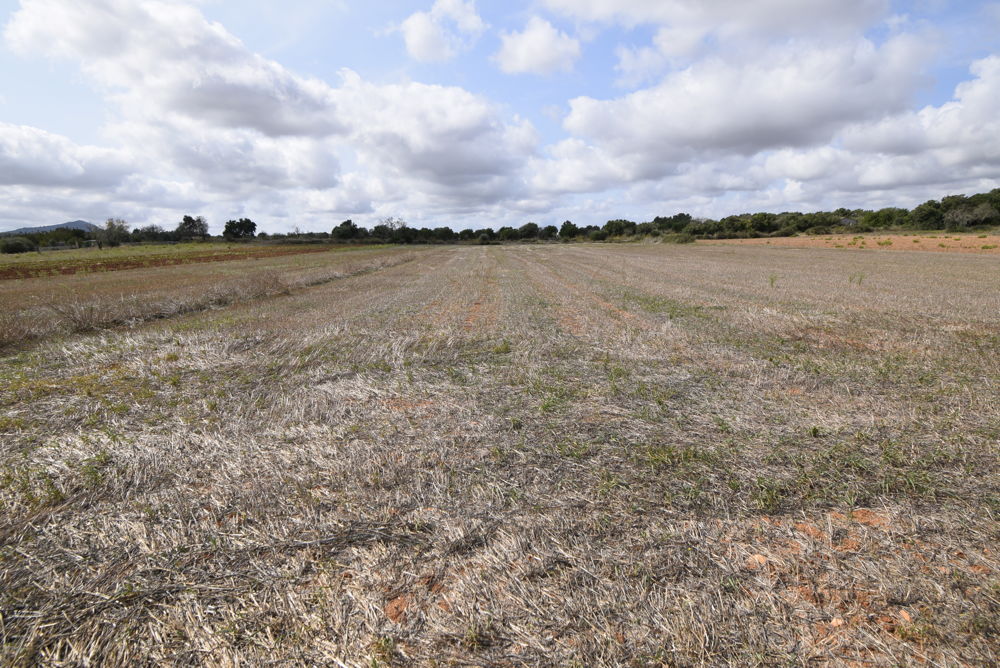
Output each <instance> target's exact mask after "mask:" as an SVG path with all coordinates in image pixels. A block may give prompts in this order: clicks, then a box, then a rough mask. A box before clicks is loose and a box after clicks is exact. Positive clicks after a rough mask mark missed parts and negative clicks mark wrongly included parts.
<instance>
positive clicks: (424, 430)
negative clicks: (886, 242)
mask: <svg viewBox="0 0 1000 668" xmlns="http://www.w3.org/2000/svg"><path fill="white" fill-rule="evenodd" d="M384 252H385V253H386V256H387V258H388V257H389V255H390V253H391V252H390V251H384ZM394 257H395V259H391V258H390V259H391V261H390V259H387V260H386V261H384V262H381V263H374V264H370V265H367V266H368V269H366V270H365V271H358V272H353V273H351V272H345V273H344V274H343V275H342V276H338V277H336V278H335V279H331V280H329V281H328V282H324V283H322V284H320V285H316V286H314V287H307V284H303V285H302V286H300V287H296V288H294V289H291V290H290V294H282V295H278V296H270V293H268V294H267V295H264V296H262V297H260V298H255V299H252V300H251V301H249V302H243V303H236V304H235V305H233V306H229V307H228V308H218V309H212V310H208V311H202V312H198V313H193V314H189V315H186V316H180V317H174V318H170V319H166V320H159V321H157V322H154V323H148V324H146V325H143V326H140V327H135V328H132V329H119V330H114V331H108V332H105V333H101V334H92V335H87V336H81V335H65V334H61V335H59V338H53V339H50V340H48V341H44V342H41V343H37V344H34V345H33V346H32V347H30V348H27V349H24V350H23V351H21V352H19V353H17V354H9V355H8V356H7V357H5V358H3V359H2V360H0V411H2V412H0V508H2V513H0V663H11V664H15V665H18V664H30V663H39V662H41V663H60V662H62V663H65V664H71V665H79V664H88V663H89V664H99V663H103V664H105V665H106V664H130V665H134V664H140V665H141V664H185V665H189V664H194V665H202V664H205V665H235V664H240V663H247V664H263V663H277V664H285V665H297V664H301V665H347V666H362V665H364V666H371V665H560V666H561V665H581V666H582V665H586V666H591V665H609V666H611V665H636V666H647V665H648V666H659V665H733V666H744V665H776V664H778V665H783V664H794V665H800V664H815V665H900V664H910V663H921V664H926V665H942V666H952V665H993V664H995V663H996V662H997V661H998V660H1000V621H998V620H1000V550H998V547H997V545H998V544H1000V528H998V527H1000V523H998V521H997V519H998V518H997V516H998V513H1000V467H998V460H997V458H998V442H1000V354H998V353H1000V316H998V313H1000V265H998V264H997V259H996V258H995V257H991V256H975V255H964V256H959V255H951V254H946V253H941V254H909V253H894V254H886V255H883V254H878V255H874V254H861V253H859V254H846V253H842V252H839V251H835V250H829V251H827V250H809V251H803V250H797V249H778V248H760V247H733V246H700V245H695V246H693V247H692V246H678V247H666V246H652V245H650V246H640V245H634V246H603V245H586V246H575V245H569V246H538V247H532V246H510V247H475V248H444V249H435V250H420V251H416V252H412V253H410V254H408V255H406V256H398V257H397V256H394ZM168 269H169V270H171V271H177V272H182V271H183V270H184V268H182V267H177V268H172V269H170V268H163V269H160V270H159V271H161V272H165V271H168ZM177 275H178V276H181V275H182V274H180V273H179V274H177ZM54 280H56V279H54ZM164 284H166V280H165V279H164Z"/></svg>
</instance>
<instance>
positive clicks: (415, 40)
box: [399, 0, 486, 63]
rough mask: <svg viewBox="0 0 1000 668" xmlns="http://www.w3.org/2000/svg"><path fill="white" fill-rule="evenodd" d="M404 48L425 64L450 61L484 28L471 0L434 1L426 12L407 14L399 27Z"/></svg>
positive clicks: (472, 41)
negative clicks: (404, 44)
mask: <svg viewBox="0 0 1000 668" xmlns="http://www.w3.org/2000/svg"><path fill="white" fill-rule="evenodd" d="M399 29H400V31H401V32H402V33H403V40H404V42H405V43H406V51H407V53H409V54H410V56H411V57H412V58H414V59H416V60H419V61H422V62H428V63H434V62H444V61H447V60H451V59H452V58H454V57H455V56H457V55H458V53H459V52H460V51H462V50H465V49H467V48H469V47H471V45H472V44H473V43H474V41H475V40H476V39H477V38H478V37H479V36H480V35H481V34H482V33H483V31H484V30H486V24H485V23H484V22H483V20H482V18H480V16H479V14H478V13H477V12H476V4H475V2H473V1H472V0H468V1H463V0H437V2H435V3H434V6H433V7H431V10H430V11H429V12H415V13H414V14H411V15H410V16H409V17H408V18H407V19H406V20H405V21H403V23H402V24H401V25H400V27H399Z"/></svg>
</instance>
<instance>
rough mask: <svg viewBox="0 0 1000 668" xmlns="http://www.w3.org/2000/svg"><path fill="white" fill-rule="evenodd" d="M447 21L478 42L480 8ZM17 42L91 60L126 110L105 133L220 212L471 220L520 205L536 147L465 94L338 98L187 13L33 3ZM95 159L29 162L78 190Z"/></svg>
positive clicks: (144, 166) (495, 111) (418, 88)
mask: <svg viewBox="0 0 1000 668" xmlns="http://www.w3.org/2000/svg"><path fill="white" fill-rule="evenodd" d="M434 12H438V13H440V14H441V15H442V16H447V17H449V19H450V20H452V21H453V22H454V23H455V25H457V26H458V27H459V29H461V30H463V31H465V32H466V33H473V32H476V31H479V30H481V28H482V23H481V21H480V20H479V19H478V16H477V15H475V11H474V6H473V4H472V3H471V2H455V1H451V0H441V1H439V2H438V3H437V4H435V7H434V9H433V10H432V14H434ZM5 37H6V39H7V42H8V44H10V45H12V46H14V47H15V48H17V49H18V51H20V52H21V53H24V54H34V53H41V54H45V55H49V56H52V57H60V58H68V59H71V60H73V61H76V62H78V63H79V64H80V66H81V68H82V70H83V71H84V72H85V73H86V75H87V76H88V77H89V78H90V79H91V80H92V81H94V82H95V83H96V84H97V85H98V86H99V89H100V90H101V91H103V92H104V93H105V94H106V96H107V98H108V99H109V101H111V102H112V103H113V104H114V105H115V106H116V107H117V111H118V113H117V116H118V119H116V120H115V121H113V122H112V123H111V124H110V125H109V126H107V128H106V129H105V135H106V136H107V137H108V138H109V139H110V140H111V141H114V142H115V143H118V144H121V145H123V146H131V147H135V148H136V150H135V152H136V154H137V155H140V156H141V160H139V161H137V162H138V163H141V165H139V164H136V165H132V166H131V168H132V169H135V170H141V171H142V172H143V173H144V174H146V175H148V177H149V178H150V179H152V180H153V181H162V182H170V183H175V182H181V183H183V182H188V183H197V184H198V189H199V190H200V192H201V198H202V200H203V201H205V202H207V203H210V202H215V201H222V200H227V201H235V200H242V201H254V202H255V203H256V205H257V206H260V207H262V208H264V209H268V208H273V207H271V205H270V204H269V203H271V204H273V203H285V202H293V203H295V204H296V206H306V207H307V208H308V209H309V210H312V208H313V207H316V206H318V207H319V208H321V209H323V210H327V209H329V207H331V206H343V207H349V208H348V210H346V211H343V213H344V214H345V215H351V214H353V213H358V212H364V211H371V210H373V208H374V202H373V200H372V199H371V198H372V197H389V198H392V197H397V198H404V199H408V200H410V201H415V200H419V201H420V202H421V205H422V206H424V207H425V208H426V209H427V210H429V211H435V210H439V211H451V210H469V209H471V208H474V207H475V206H477V205H483V204H489V203H491V202H497V201H500V200H502V199H503V198H505V197H511V196H518V197H519V196H520V193H519V192H518V191H519V189H520V188H522V187H523V178H522V177H521V175H520V172H521V170H522V169H523V165H524V163H525V160H526V158H527V156H529V155H531V154H532V153H533V152H534V150H535V146H536V144H537V142H538V138H537V136H536V134H535V132H534V129H533V128H532V127H531V124H530V123H527V122H526V121H523V120H521V119H517V118H515V119H513V120H509V121H508V120H506V119H504V118H503V116H502V113H501V111H500V109H499V108H498V107H497V106H495V105H493V104H492V103H490V102H489V101H487V100H485V99H484V98H482V97H480V96H477V95H474V94H472V93H469V92H468V91H465V90H463V89H461V88H457V87H449V86H431V85H424V84H418V83H406V84H396V85H382V84H373V83H370V82H366V81H363V80H362V79H361V77H359V76H358V75H357V74H354V73H353V72H350V71H347V70H345V71H344V72H343V80H342V81H341V82H339V85H331V84H329V83H326V82H323V81H320V80H317V79H310V78H307V77H302V76H299V75H297V74H294V73H292V72H290V71H289V70H287V69H285V68H284V67H282V66H281V65H279V64H278V63H276V62H273V61H271V60H267V59H265V58H263V57H261V56H259V55H257V54H254V53H252V52H250V51H249V50H248V49H247V48H246V47H245V46H244V45H243V44H242V43H241V42H240V41H239V40H237V39H236V38H235V37H233V36H232V35H231V34H229V33H228V32H226V31H225V29H223V28H222V27H221V26H219V25H218V24H213V23H211V22H209V21H207V20H206V19H205V18H204V16H202V15H201V14H200V13H199V12H198V11H197V10H196V9H194V8H192V7H191V6H189V5H186V4H184V3H180V2H173V1H168V0H93V2H88V3H86V5H85V6H84V5H81V4H80V3H77V2H73V1H71V0H26V1H25V2H24V3H23V6H22V9H21V10H19V11H18V12H17V13H16V14H15V15H14V17H13V19H12V20H11V21H10V22H9V24H8V25H7V28H6V31H5ZM50 143H51V141H50ZM88 151H90V149H77V150H76V151H75V153H74V152H73V151H69V150H68V149H67V150H66V151H63V153H64V154H66V155H70V156H71V157H72V156H75V157H73V158H72V159H71V158H66V159H63V160H62V162H61V163H60V164H59V165H56V166H52V167H45V166H44V165H43V163H42V161H40V160H37V159H34V158H32V159H30V160H28V161H27V162H28V163H31V164H36V165H43V166H41V167H36V169H43V168H44V169H46V170H48V171H49V172H52V173H62V174H63V175H64V176H63V177H62V178H63V179H64V180H66V179H77V180H80V181H81V182H83V181H85V180H86V179H88V178H90V179H98V180H99V178H103V177H100V176H99V175H100V174H103V172H102V171H100V170H99V169H98V165H97V161H96V160H92V161H90V162H88V161H86V160H82V159H81V158H80V156H82V155H84V154H87V152H88ZM7 152H8V153H11V154H13V150H12V149H11V150H8V151H7ZM42 152H45V151H42V150H41V149H40V150H39V151H36V153H39V154H40V153H42ZM49 152H50V153H51V151H49ZM106 153H109V154H110V153H111V151H110V150H109V151H106ZM102 157H106V156H102ZM342 159H346V160H348V161H349V162H350V163H351V165H352V171H351V172H350V173H348V174H342V173H341V166H340V165H341V162H342ZM73 160H75V162H73ZM355 166H356V168H355ZM57 167H58V169H57ZM60 169H61V170H62V171H61V172H60V171H59V170H60ZM74 169H75V170H77V171H79V172H81V175H79V176H75V175H74V174H75V172H74ZM105 171H106V170H105ZM25 178H27V177H22V180H23V179H25ZM42 180H43V179H42V178H41V177H39V178H38V179H36V181H39V182H40V181H42ZM362 182H365V183H366V184H367V185H366V186H365V187H360V186H359V184H360V183H362ZM145 192H146V193H147V194H154V193H155V192H156V188H150V187H147V188H146V190H145ZM118 196H120V197H127V196H128V195H127V194H125V193H122V194H119V195H118ZM366 197H367V198H368V199H366ZM163 204H164V205H169V202H167V201H164V202H163ZM275 206H277V205H275Z"/></svg>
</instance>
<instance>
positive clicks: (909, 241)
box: [698, 232, 1000, 255]
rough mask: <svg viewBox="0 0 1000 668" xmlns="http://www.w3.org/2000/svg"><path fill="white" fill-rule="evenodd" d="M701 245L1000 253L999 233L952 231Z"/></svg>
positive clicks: (741, 241) (810, 237)
mask: <svg viewBox="0 0 1000 668" xmlns="http://www.w3.org/2000/svg"><path fill="white" fill-rule="evenodd" d="M698 243H702V244H724V245H733V244H735V245H739V246H778V247H782V248H841V249H848V250H893V251H901V250H902V251H929V252H934V253H976V254H983V253H985V254H988V255H1000V234H997V233H992V234H983V233H976V234H952V233H949V232H914V233H912V234H834V235H829V234H826V235H822V234H821V235H816V236H798V237H771V238H760V239H711V240H703V241H699V242H698Z"/></svg>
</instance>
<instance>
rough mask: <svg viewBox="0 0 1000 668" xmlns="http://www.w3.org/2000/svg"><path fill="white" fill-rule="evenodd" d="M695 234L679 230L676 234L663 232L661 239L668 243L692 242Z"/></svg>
mask: <svg viewBox="0 0 1000 668" xmlns="http://www.w3.org/2000/svg"><path fill="white" fill-rule="evenodd" d="M694 240H695V236H694V235H693V234H690V233H688V232H679V233H677V234H664V235H663V241H664V243H668V244H693V243H694Z"/></svg>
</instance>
